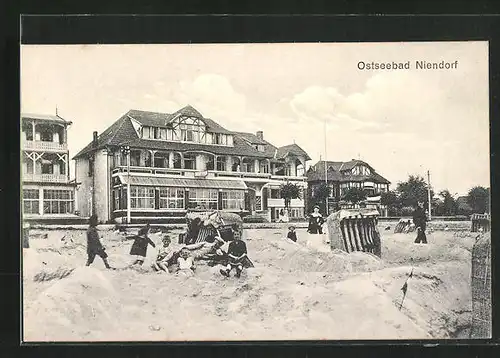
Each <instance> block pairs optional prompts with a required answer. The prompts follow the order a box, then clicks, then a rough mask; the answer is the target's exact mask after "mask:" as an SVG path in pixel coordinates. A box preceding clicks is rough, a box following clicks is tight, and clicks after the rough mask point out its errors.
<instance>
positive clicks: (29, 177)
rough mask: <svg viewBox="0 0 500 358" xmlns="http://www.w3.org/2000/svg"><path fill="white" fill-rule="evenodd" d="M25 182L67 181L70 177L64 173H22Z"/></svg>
mask: <svg viewBox="0 0 500 358" xmlns="http://www.w3.org/2000/svg"><path fill="white" fill-rule="evenodd" d="M22 180H23V182H42V183H67V182H68V177H67V176H66V175H64V174H26V173H23V175H22Z"/></svg>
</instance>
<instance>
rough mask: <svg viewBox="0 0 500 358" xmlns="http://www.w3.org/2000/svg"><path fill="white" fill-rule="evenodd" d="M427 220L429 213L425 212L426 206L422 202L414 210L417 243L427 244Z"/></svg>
mask: <svg viewBox="0 0 500 358" xmlns="http://www.w3.org/2000/svg"><path fill="white" fill-rule="evenodd" d="M426 221H427V215H426V214H425V211H424V208H423V207H422V204H421V203H418V205H417V208H416V209H415V211H414V212H413V223H414V224H415V227H416V228H417V238H416V239H415V243H416V244H419V243H423V244H427V236H426V235H425V228H426Z"/></svg>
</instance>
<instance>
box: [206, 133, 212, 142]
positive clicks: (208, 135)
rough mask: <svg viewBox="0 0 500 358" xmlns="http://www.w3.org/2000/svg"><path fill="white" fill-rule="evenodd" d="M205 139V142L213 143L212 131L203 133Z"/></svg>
mask: <svg viewBox="0 0 500 358" xmlns="http://www.w3.org/2000/svg"><path fill="white" fill-rule="evenodd" d="M205 140H206V143H207V144H213V134H212V133H206V134H205Z"/></svg>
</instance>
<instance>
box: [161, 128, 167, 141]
mask: <svg viewBox="0 0 500 358" xmlns="http://www.w3.org/2000/svg"><path fill="white" fill-rule="evenodd" d="M160 139H163V140H165V139H167V130H166V129H165V128H160Z"/></svg>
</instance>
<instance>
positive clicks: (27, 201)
mask: <svg viewBox="0 0 500 358" xmlns="http://www.w3.org/2000/svg"><path fill="white" fill-rule="evenodd" d="M39 196H40V191H39V190H38V189H24V190H23V212H24V213H25V214H38V213H39V212H38V202H39Z"/></svg>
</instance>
